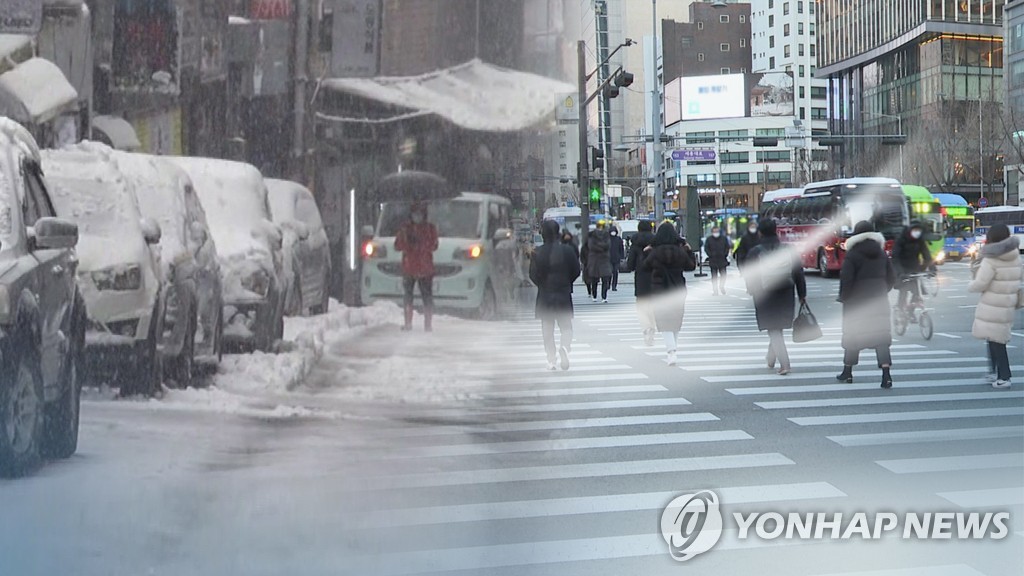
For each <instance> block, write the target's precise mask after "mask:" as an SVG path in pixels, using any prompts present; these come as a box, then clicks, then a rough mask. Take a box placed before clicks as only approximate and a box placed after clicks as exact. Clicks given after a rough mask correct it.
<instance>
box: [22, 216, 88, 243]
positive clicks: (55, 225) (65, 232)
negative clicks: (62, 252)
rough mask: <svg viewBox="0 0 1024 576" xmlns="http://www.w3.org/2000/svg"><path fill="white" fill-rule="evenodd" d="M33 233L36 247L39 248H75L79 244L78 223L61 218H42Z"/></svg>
mask: <svg viewBox="0 0 1024 576" xmlns="http://www.w3.org/2000/svg"><path fill="white" fill-rule="evenodd" d="M33 233H34V238H35V240H34V242H35V247H36V248H37V249H39V250H59V249H62V248H74V247H75V245H76V244H78V224H75V223H74V222H70V221H68V220H63V219H61V218H50V217H46V218H40V219H39V220H37V221H36V225H35V226H34V227H33Z"/></svg>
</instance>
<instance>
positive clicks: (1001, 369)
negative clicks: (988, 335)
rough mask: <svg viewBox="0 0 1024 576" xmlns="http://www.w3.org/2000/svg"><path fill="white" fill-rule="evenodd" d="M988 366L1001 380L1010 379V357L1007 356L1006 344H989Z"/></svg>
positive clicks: (990, 342)
mask: <svg viewBox="0 0 1024 576" xmlns="http://www.w3.org/2000/svg"><path fill="white" fill-rule="evenodd" d="M988 365H989V367H990V368H992V371H993V372H995V374H996V378H998V379H1000V380H1009V379H1010V357H1009V356H1008V355H1007V354H1006V344H1002V343H1000V342H992V341H991V340H990V341H989V342H988Z"/></svg>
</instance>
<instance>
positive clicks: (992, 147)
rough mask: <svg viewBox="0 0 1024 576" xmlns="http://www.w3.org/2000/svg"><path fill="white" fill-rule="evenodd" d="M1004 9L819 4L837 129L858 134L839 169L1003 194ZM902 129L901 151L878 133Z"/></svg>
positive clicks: (999, 4) (839, 155)
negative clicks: (883, 141) (882, 142)
mask: <svg viewBox="0 0 1024 576" xmlns="http://www.w3.org/2000/svg"><path fill="white" fill-rule="evenodd" d="M767 1H769V2H774V3H776V4H778V3H779V2H781V1H783V0H767ZM792 1H793V0H789V2H790V3H792ZM1005 5H1006V2H1005V1H1004V0H970V1H967V0H932V1H928V2H925V1H923V0H887V1H885V2H881V1H860V2H851V1H850V0H820V1H819V2H817V14H816V16H817V18H816V24H817V28H818V32H819V34H818V68H817V75H818V76H819V77H821V78H825V79H827V80H828V82H829V112H828V116H829V124H830V128H831V130H832V133H833V134H844V135H854V136H857V138H851V139H848V143H847V144H846V145H844V146H842V147H839V148H837V149H836V150H835V151H834V152H833V160H834V161H835V162H837V163H838V165H837V166H836V167H837V169H838V170H839V171H840V172H842V173H844V174H845V175H847V176H862V175H863V176H869V175H879V176H894V177H897V178H899V177H901V173H902V178H903V180H904V181H906V182H911V183H918V184H923V185H926V186H930V187H932V189H933V191H941V192H956V193H960V194H963V195H964V196H966V197H968V199H971V200H978V199H979V198H980V197H981V196H982V195H985V196H991V192H992V191H993V190H1001V189H1002V186H1003V185H1002V182H1001V180H1002V179H1003V171H1002V169H1001V167H999V158H1000V157H1001V155H1002V153H1003V150H1001V149H1000V146H1001V143H1002V142H1004V141H1005V140H1006V138H1005V134H1004V133H1003V132H1002V131H1003V130H1004V123H1003V122H1002V121H1001V119H1002V118H1003V114H1002V100H1003V95H1004V90H1003V86H1002V84H1003V60H1004V54H1003V9H1004V6H1005ZM810 32H811V34H812V35H813V33H814V29H813V28H812V29H811V30H810ZM901 128H902V131H903V133H904V134H906V135H907V136H908V141H907V143H906V145H904V146H903V148H902V153H901V154H897V153H896V151H895V150H892V149H891V148H889V149H886V147H883V146H882V145H880V138H872V137H870V136H881V135H885V134H897V133H898V132H899V131H900V129H901ZM865 136H868V137H865ZM899 158H903V160H902V161H900V160H899ZM901 164H902V165H903V168H902V169H901V168H900V165H901ZM1000 196H1001V194H1000ZM991 200H992V201H993V202H994V201H995V199H994V198H992V199H991Z"/></svg>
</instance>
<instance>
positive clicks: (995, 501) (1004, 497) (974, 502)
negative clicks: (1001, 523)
mask: <svg viewBox="0 0 1024 576" xmlns="http://www.w3.org/2000/svg"><path fill="white" fill-rule="evenodd" d="M937 494H938V496H939V497H940V498H943V499H946V500H949V501H950V502H952V503H953V504H956V505H957V506H959V507H961V508H991V507H993V506H1018V505H1020V504H1024V490H1021V488H1020V487H1019V486H1018V487H1015V488H991V489H988V490H958V491H955V492H938V493H937Z"/></svg>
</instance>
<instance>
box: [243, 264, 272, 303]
mask: <svg viewBox="0 0 1024 576" xmlns="http://www.w3.org/2000/svg"><path fill="white" fill-rule="evenodd" d="M242 288H245V289H246V290H248V291H249V292H252V293H253V294H256V295H258V296H259V297H260V298H266V297H267V294H269V293H270V275H269V274H267V273H266V272H264V271H263V270H259V271H256V272H253V273H252V274H250V275H248V276H246V277H245V278H242Z"/></svg>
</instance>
